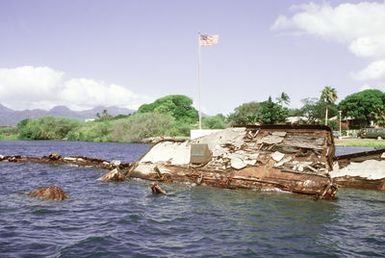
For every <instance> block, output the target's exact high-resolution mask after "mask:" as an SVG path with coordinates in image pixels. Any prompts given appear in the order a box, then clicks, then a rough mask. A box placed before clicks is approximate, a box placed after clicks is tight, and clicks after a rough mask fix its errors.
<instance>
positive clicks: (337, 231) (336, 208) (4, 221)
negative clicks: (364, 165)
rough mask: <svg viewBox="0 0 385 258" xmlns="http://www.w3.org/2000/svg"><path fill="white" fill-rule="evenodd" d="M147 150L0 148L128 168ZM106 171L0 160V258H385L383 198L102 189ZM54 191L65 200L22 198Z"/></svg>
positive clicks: (371, 194) (131, 185)
mask: <svg viewBox="0 0 385 258" xmlns="http://www.w3.org/2000/svg"><path fill="white" fill-rule="evenodd" d="M147 149H148V146H146V145H130V144H100V143H79V142H76V143H71V142H44V141H43V142H0V154H3V155H5V154H28V155H36V156H39V155H47V154H48V153H49V152H54V151H55V152H59V153H61V154H65V155H84V156H93V157H98V158H104V159H110V160H112V159H120V160H124V161H132V160H135V159H136V158H137V157H139V156H140V155H142V154H143V153H144V152H145V151H146V150H147ZM104 172H105V171H103V170H98V169H90V168H76V167H70V166H52V165H39V164H17V163H7V162H2V163H0V184H1V186H0V257H42V256H48V257H253V256H254V257H282V256H292V257H305V256H308V257H341V256H342V257H346V256H348V257H361V256H362V257H365V256H371V257H373V256H379V257H380V256H382V257H383V256H385V248H384V246H385V215H384V214H385V193H384V192H376V191H360V190H340V191H339V194H338V196H339V199H338V200H337V201H333V202H329V201H313V200H312V199H311V198H308V197H306V196H301V195H295V194H286V193H261V192H253V191H246V190H224V189H216V188H210V187H191V186H188V185H181V184H179V185H178V184H173V185H165V186H164V187H165V188H166V190H168V191H169V192H170V194H169V195H167V196H153V195H151V194H150V189H149V184H150V183H149V182H146V181H140V180H131V181H127V182H124V183H102V182H99V181H96V180H95V179H96V178H97V177H99V176H100V175H102V174H103V173H104ZM46 185H58V186H61V187H63V188H64V190H65V191H66V192H67V193H69V195H70V197H71V198H70V199H69V200H66V201H64V202H49V201H40V200H35V199H31V198H28V197H25V196H24V195H23V194H22V193H23V192H25V191H30V190H32V189H35V188H37V187H40V186H46Z"/></svg>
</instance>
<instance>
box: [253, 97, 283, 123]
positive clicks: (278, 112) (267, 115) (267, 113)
mask: <svg viewBox="0 0 385 258" xmlns="http://www.w3.org/2000/svg"><path fill="white" fill-rule="evenodd" d="M261 107H262V108H261V120H260V122H261V123H263V124H280V123H285V121H286V118H287V117H288V114H289V109H288V108H286V107H283V106H282V105H281V104H280V103H275V102H274V101H272V99H271V97H269V98H268V100H266V101H264V102H262V103H261Z"/></svg>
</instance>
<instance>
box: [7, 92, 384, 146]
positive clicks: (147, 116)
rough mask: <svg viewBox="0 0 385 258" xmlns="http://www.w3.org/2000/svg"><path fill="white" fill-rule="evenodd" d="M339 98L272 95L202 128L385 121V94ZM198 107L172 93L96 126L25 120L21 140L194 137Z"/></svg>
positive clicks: (207, 120)
mask: <svg viewBox="0 0 385 258" xmlns="http://www.w3.org/2000/svg"><path fill="white" fill-rule="evenodd" d="M336 100H337V92H336V90H335V89H334V88H333V87H331V86H326V87H325V88H324V89H323V90H322V91H321V92H320V96H319V97H318V98H307V99H304V100H303V101H302V102H303V106H302V107H301V108H296V109H293V108H289V107H288V105H289V104H290V97H289V96H288V95H287V94H286V93H285V92H282V93H281V94H280V95H279V96H278V97H276V98H275V99H273V98H272V97H269V98H268V99H267V100H265V101H260V102H258V101H252V102H248V103H243V104H241V105H239V106H238V107H236V108H235V109H234V111H233V112H232V113H230V114H229V115H227V116H226V115H223V114H217V115H213V116H204V117H203V119H202V127H203V128H207V129H223V128H227V127H231V126H245V125H250V124H284V123H288V118H289V117H297V118H300V119H299V120H298V121H297V122H298V123H302V124H326V125H329V126H331V127H332V128H333V129H337V127H338V125H337V122H336V120H330V118H331V117H335V116H337V115H339V113H341V115H342V118H343V119H344V118H348V119H353V120H356V121H358V122H359V125H360V126H367V125H368V124H370V123H375V124H378V125H383V124H384V123H385V94H384V93H383V92H382V91H380V90H375V89H368V90H363V91H360V92H357V93H353V94H351V95H349V96H347V97H346V98H344V99H343V100H341V101H340V102H339V103H338V104H336ZM192 104H193V102H192V100H191V98H189V97H187V96H184V95H169V96H165V97H162V98H159V99H157V100H155V101H154V102H152V103H148V104H144V105H142V106H140V107H139V109H138V110H137V111H136V112H135V113H133V114H130V115H118V116H115V117H114V116H112V115H110V114H109V113H108V111H107V110H105V111H103V112H102V113H98V114H97V119H96V120H95V121H92V122H84V121H80V120H76V119H68V118H59V117H42V118H38V119H25V120H23V121H21V122H19V123H18V125H17V138H19V139H31V140H72V141H96V142H107V141H111V142H139V141H141V140H142V139H143V138H148V137H154V136H189V133H190V130H191V129H196V128H197V127H198V111H197V110H196V109H195V108H194V107H193V105H192ZM0 134H1V132H0ZM13 138H15V137H13ZM0 139H1V136H0Z"/></svg>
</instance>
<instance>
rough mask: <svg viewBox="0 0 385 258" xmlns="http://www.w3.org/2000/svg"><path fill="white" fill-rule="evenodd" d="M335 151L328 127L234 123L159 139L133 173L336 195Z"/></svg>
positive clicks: (161, 178)
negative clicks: (180, 138)
mask: <svg viewBox="0 0 385 258" xmlns="http://www.w3.org/2000/svg"><path fill="white" fill-rule="evenodd" d="M334 153H335V147H334V142H333V137H332V132H331V131H330V128H328V127H324V126H286V125H282V126H254V127H240V128H229V129H225V130H223V131H221V132H218V133H214V134H211V135H208V136H204V137H201V138H198V139H195V140H191V141H185V142H174V141H162V142H159V143H158V144H156V145H154V146H153V147H152V148H151V149H150V150H149V151H148V152H147V153H146V154H145V155H144V156H143V157H142V158H141V159H140V160H139V161H138V162H137V163H135V164H134V165H133V167H132V169H131V170H130V172H129V176H132V177H138V178H143V179H149V180H158V181H165V182H174V181H182V182H185V181H188V182H191V183H195V184H198V185H200V184H201V185H210V186H216V187H223V188H231V189H233V188H247V189H258V190H282V191H288V192H293V193H300V194H307V195H313V196H315V197H317V198H322V199H333V198H335V194H336V191H337V186H336V184H334V183H333V180H332V179H331V178H330V175H329V171H330V170H331V169H332V164H333V163H332V162H333V158H334Z"/></svg>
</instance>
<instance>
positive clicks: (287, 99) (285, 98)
mask: <svg viewBox="0 0 385 258" xmlns="http://www.w3.org/2000/svg"><path fill="white" fill-rule="evenodd" d="M276 99H277V101H278V103H279V104H286V105H289V103H290V97H289V95H287V93H286V92H282V93H281V96H280V97H278V98H276Z"/></svg>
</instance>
